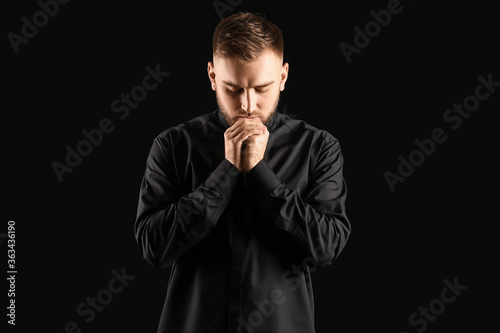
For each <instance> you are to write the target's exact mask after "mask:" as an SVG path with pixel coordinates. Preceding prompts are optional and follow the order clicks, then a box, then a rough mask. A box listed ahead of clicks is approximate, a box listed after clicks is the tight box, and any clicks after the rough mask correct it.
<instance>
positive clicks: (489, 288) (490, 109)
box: [0, 0, 500, 333]
mask: <svg viewBox="0 0 500 333" xmlns="http://www.w3.org/2000/svg"><path fill="white" fill-rule="evenodd" d="M221 2H223V3H228V2H229V1H227V0H222V1H221ZM232 3H233V5H230V7H231V9H228V10H227V11H225V12H224V13H223V16H224V17H227V16H228V15H230V14H231V13H232V12H238V11H247V10H251V11H255V12H260V13H265V15H266V16H267V18H269V19H270V20H271V21H274V22H275V23H277V24H278V25H279V26H280V27H281V28H282V30H283V32H284V36H285V61H287V62H289V63H290V76H289V80H288V82H287V85H286V90H285V91H284V92H283V94H282V99H281V102H280V107H279V108H280V110H282V109H283V107H285V106H286V110H285V111H286V112H287V113H288V114H291V115H295V116H296V117H298V118H301V119H304V120H305V121H307V122H308V123H310V124H312V125H313V126H316V127H319V128H322V129H325V130H328V131H329V132H330V133H332V134H333V135H334V136H335V137H337V138H338V139H339V140H340V143H341V145H342V149H343V154H344V157H345V165H344V172H345V178H346V182H347V185H348V201H347V208H348V216H349V218H350V221H351V223H352V235H351V238H350V240H349V242H348V244H347V246H346V248H345V250H344V252H343V253H342V255H341V256H340V257H339V259H338V260H337V261H336V263H334V265H332V266H330V267H328V268H326V269H324V270H321V271H318V272H316V273H315V274H314V289H315V302H316V325H317V332H318V333H321V332H325V333H326V332H346V333H347V332H363V331H381V332H382V331H383V332H395V333H399V332H402V331H407V332H417V329H418V328H422V326H420V325H419V326H411V325H410V323H409V322H408V317H409V316H410V315H411V314H412V313H413V312H415V311H419V307H428V306H429V303H430V302H431V301H433V300H434V299H436V298H439V297H440V295H441V291H442V290H443V288H444V287H445V284H444V283H443V281H444V280H445V279H448V280H449V281H451V282H453V280H454V279H455V278H456V279H458V283H459V284H461V285H467V289H466V290H465V291H463V292H462V294H461V295H460V296H459V297H457V299H456V300H455V301H454V302H453V303H451V304H448V305H446V308H445V310H444V312H443V313H442V314H440V315H438V316H437V318H436V319H435V321H434V322H429V323H428V326H427V327H426V329H425V331H426V332H458V331H460V332H479V331H484V330H486V329H491V328H494V327H498V322H497V321H496V320H494V317H495V316H496V315H497V312H498V311H497V309H495V307H494V306H492V305H489V304H491V303H490V302H493V303H498V298H497V296H495V293H496V289H498V288H497V287H496V286H495V279H493V275H494V274H495V273H494V270H493V267H494V266H495V265H498V258H497V256H496V255H494V254H495V253H498V252H494V250H493V244H494V243H493V242H496V239H497V237H496V235H495V233H494V226H495V224H497V223H498V216H497V215H495V214H493V213H492V212H493V208H495V207H496V206H497V205H498V189H497V186H496V184H494V180H496V176H495V175H496V172H497V169H495V168H494V157H495V156H496V155H497V154H498V149H496V145H495V147H494V146H493V142H494V134H495V128H496V127H497V123H496V122H495V121H494V119H498V116H496V117H494V115H495V114H497V113H498V111H499V109H498V105H499V103H498V100H499V98H500V97H499V95H500V87H499V88H497V91H496V92H495V93H492V94H491V96H490V97H489V98H488V99H487V100H485V101H482V102H481V103H480V106H479V108H478V110H477V111H475V112H474V113H472V114H471V116H470V117H469V118H468V119H465V120H464V121H463V122H462V125H461V126H460V128H458V129H457V130H452V129H451V127H450V126H449V125H450V124H446V123H445V122H444V121H443V119H442V116H443V113H444V112H445V111H446V110H447V109H448V108H450V107H452V106H453V104H454V103H462V102H463V100H464V99H465V98H466V97H467V96H469V95H473V94H474V91H475V88H476V86H477V85H478V84H479V81H478V79H477V78H478V76H479V75H482V76H483V77H485V78H487V77H488V75H489V74H492V78H493V80H494V81H497V82H498V81H500V71H499V66H498V59H500V57H499V55H500V52H499V51H498V50H499V32H500V28H499V24H498V21H499V20H498V15H497V14H496V12H495V10H494V9H493V6H492V5H490V3H489V2H486V1H484V3H481V2H478V1H466V2H449V3H446V4H443V3H441V4H440V5H439V6H438V5H437V4H436V2H431V1H423V0H418V1H417V0H414V1H411V2H410V1H409V0H405V1H401V6H402V7H403V10H402V12H401V13H400V14H397V15H393V16H392V20H391V22H390V23H389V25H388V26H387V27H384V28H382V29H381V31H380V33H379V34H378V35H377V36H375V37H373V38H372V40H371V42H370V44H369V45H368V46H367V47H365V48H363V49H362V50H361V52H360V53H359V54H353V55H352V62H351V63H349V64H348V63H347V61H346V59H345V57H344V56H343V54H342V51H341V49H340V47H339V44H340V43H341V42H342V41H344V42H347V43H349V44H353V38H354V34H355V32H354V30H353V28H354V27H355V26H358V27H360V28H361V29H363V28H364V25H365V24H366V23H367V22H369V21H371V20H373V18H372V16H371V15H370V11H371V10H375V11H379V10H382V9H385V8H386V7H387V3H388V1H385V0H384V1H378V0H377V1H362V2H361V1H336V2H333V3H328V4H327V3H325V2H318V1H273V2H271V1H252V0H242V1H235V0H233V1H232ZM3 6H4V9H3V10H2V28H3V34H4V36H5V38H4V39H3V44H2V54H3V57H2V58H3V59H4V61H3V64H4V70H3V71H2V73H5V74H3V75H2V78H3V79H4V84H3V89H2V92H3V94H2V95H3V98H2V101H3V103H2V111H3V112H2V116H3V118H4V121H3V122H2V125H3V126H2V128H3V131H2V135H3V140H2V146H3V149H2V150H3V152H4V154H3V158H2V174H3V183H2V184H3V186H2V188H3V190H4V191H3V193H4V194H3V200H2V227H1V229H0V233H6V232H7V221H9V220H15V222H16V237H17V238H16V251H17V252H16V266H17V270H18V274H17V281H16V305H17V306H16V327H15V328H14V329H13V328H12V327H9V329H11V331H15V332H27V331H28V330H29V331H36V332H53V333H55V332H63V331H64V327H65V325H66V324H67V323H68V322H70V321H74V322H75V323H76V324H77V325H78V326H79V328H80V329H81V330H82V332H125V331H127V332H132V331H133V332H156V327H157V323H158V320H159V316H160V312H161V309H162V305H163V300H164V297H165V291H166V288H167V282H168V276H169V270H168V269H167V270H157V269H154V268H153V267H151V266H149V265H148V264H147V263H146V262H145V261H144V260H143V259H142V258H141V257H140V255H139V253H138V250H137V247H136V244H135V240H134V236H133V224H134V219H135V213H136V207H137V199H138V191H139V185H140V181H141V178H142V173H143V171H144V167H145V161H146V157H147V155H148V152H149V148H150V146H151V143H152V140H153V139H154V137H155V136H156V135H158V134H159V133H160V132H162V131H163V130H165V129H167V128H169V127H171V126H174V125H177V124H179V123H181V122H184V121H186V120H188V119H191V118H193V117H195V116H197V115H200V114H204V113H207V112H211V111H213V110H214V109H215V108H216V103H215V96H214V94H213V92H212V90H211V89H210V85H209V82H208V79H207V74H206V66H207V61H209V60H211V34H212V32H213V30H214V28H215V26H216V24H217V23H218V22H219V20H220V18H219V16H218V14H217V11H216V10H215V8H214V6H213V1H203V2H202V1H175V2H174V1H170V2H166V1H163V2H162V1H140V2H139V1H133V2H126V1H121V2H115V3H113V4H111V3H109V2H106V4H104V3H103V2H87V1H71V2H69V3H68V4H65V5H59V12H58V13H57V14H56V15H55V16H54V17H52V18H50V19H49V20H48V23H47V24H46V25H45V26H43V27H41V28H39V31H38V34H37V35H36V36H34V37H33V38H31V39H30V40H29V42H28V43H27V44H21V45H20V46H19V52H18V53H17V54H16V53H15V52H14V50H13V48H12V46H11V44H10V42H9V40H8V38H7V34H8V33H9V32H14V33H16V34H21V27H22V25H23V22H22V21H21V18H22V17H23V16H26V17H27V18H28V19H29V20H30V21H31V22H32V21H33V20H32V17H33V14H35V13H36V12H38V11H40V10H41V9H40V6H39V5H38V4H37V3H36V2H35V1H23V2H16V3H14V2H8V3H5V4H4V5H3ZM157 64H160V65H159V66H160V69H161V70H162V71H164V72H169V73H170V75H169V76H168V77H167V78H166V79H164V82H162V83H161V84H160V85H159V86H158V87H157V88H156V89H155V90H153V91H150V92H149V93H148V96H147V98H146V99H145V100H144V101H143V102H141V103H140V104H139V105H138V107H137V108H136V109H134V110H131V112H130V115H129V116H128V117H127V118H125V119H123V120H120V119H119V118H118V115H117V114H115V113H113V112H112V111H111V109H110V105H111V103H112V102H113V101H114V100H115V99H117V98H120V95H121V94H122V93H125V94H129V93H130V91H131V89H132V88H133V87H135V86H137V85H140V84H141V83H142V78H143V77H144V75H146V73H147V72H146V70H145V67H146V66H151V67H152V68H155V67H156V65H157ZM103 118H109V119H111V120H112V121H113V124H114V125H115V130H114V131H113V132H112V133H109V134H105V135H104V138H103V141H102V143H101V144H100V145H98V146H97V147H94V148H93V151H92V153H91V154H90V155H89V156H87V157H84V158H83V161H82V162H81V164H80V165H78V166H77V167H75V168H74V170H73V172H72V173H66V174H64V176H63V182H59V181H58V179H57V177H56V176H55V174H54V171H53V170H52V167H51V163H52V162H54V161H59V162H61V163H64V159H65V156H66V150H65V146H66V145H69V146H71V147H73V148H75V147H76V145H77V143H78V142H79V141H80V140H82V139H84V137H83V135H82V133H81V131H82V130H83V129H87V130H91V129H94V128H96V127H97V126H98V123H99V122H100V120H101V119H103ZM438 127H440V128H442V129H443V130H444V131H445V133H446V135H447V140H446V141H445V142H444V143H442V144H439V145H437V147H436V149H435V152H434V153H433V154H432V155H431V156H429V157H427V158H426V160H425V162H424V163H423V164H422V165H420V166H418V167H416V168H415V171H414V173H413V174H412V175H411V176H409V177H408V179H407V180H406V181H405V182H404V183H398V184H396V190H395V191H394V192H391V190H390V188H389V186H388V185H387V183H386V181H385V179H384V172H385V171H391V172H394V173H397V167H398V163H399V162H398V156H399V155H402V156H404V157H408V155H409V154H410V153H411V152H412V151H413V150H415V149H416V146H415V144H414V143H413V141H414V140H415V139H420V140H423V139H426V138H429V137H430V133H431V132H432V130H433V129H434V128H438ZM496 142H498V141H496ZM0 245H1V247H2V251H5V252H4V253H6V252H7V247H6V241H3V242H2V243H1V244H0ZM2 257H4V259H5V263H2V264H1V267H2V271H4V272H5V271H6V270H7V268H6V261H7V258H6V255H2ZM113 269H115V270H117V271H118V272H121V270H122V269H125V271H126V273H127V274H128V275H131V276H135V278H134V279H133V280H132V281H130V282H129V285H128V286H127V287H125V288H124V290H123V291H122V292H120V293H118V294H116V295H114V296H113V299H112V301H111V302H110V303H109V304H108V305H106V306H105V307H104V309H103V311H102V312H98V313H96V316H95V318H94V319H93V320H92V321H91V322H90V323H86V322H85V321H84V319H86V318H88V317H87V316H83V317H82V316H80V315H78V314H77V313H76V308H77V306H78V305H79V304H80V303H82V302H86V299H87V297H96V295H97V294H98V293H99V291H101V290H102V289H103V288H106V287H107V285H108V282H109V281H110V279H111V278H112V277H113V275H112V273H111V271H112V270H113ZM496 280H497V279H496ZM6 289H8V286H7V284H5V290H6ZM0 294H2V295H4V296H3V298H2V300H4V301H2V302H3V303H2V308H3V309H5V307H6V306H7V305H8V304H7V302H8V300H7V297H6V295H5V294H6V291H1V292H0ZM4 311H6V310H4ZM1 318H3V319H2V321H3V323H4V322H6V321H7V319H8V318H7V317H6V316H5V315H4V314H2V316H1ZM3 323H2V324H3ZM285 333H286V332H285Z"/></svg>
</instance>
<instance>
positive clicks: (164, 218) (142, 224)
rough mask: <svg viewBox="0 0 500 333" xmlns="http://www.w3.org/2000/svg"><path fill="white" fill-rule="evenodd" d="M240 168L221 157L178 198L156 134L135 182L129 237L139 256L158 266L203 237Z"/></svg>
mask: <svg viewBox="0 0 500 333" xmlns="http://www.w3.org/2000/svg"><path fill="white" fill-rule="evenodd" d="M240 175H241V172H240V171H239V170H238V169H237V168H236V167H235V166H234V165H233V164H231V163H230V162H229V161H227V160H226V159H224V160H223V161H222V162H221V163H220V164H219V165H218V167H217V168H216V169H215V170H214V171H213V172H212V173H211V174H210V176H209V177H208V178H207V180H206V181H205V182H204V183H202V184H201V185H200V186H199V187H198V188H197V189H196V190H195V191H193V192H191V193H189V194H185V195H182V196H180V195H179V194H178V188H179V186H178V184H177V183H178V182H177V176H176V170H175V167H174V163H173V156H172V155H171V152H170V151H169V148H168V142H166V140H165V138H160V137H157V138H156V139H155V140H154V142H153V145H152V147H151V150H150V153H149V156H148V158H147V162H146V170H145V172H144V176H143V179H142V183H141V189H140V194H139V203H138V208H137V218H136V221H135V225H134V232H135V238H136V241H137V244H138V247H139V251H140V252H141V254H142V256H143V257H144V258H145V259H146V261H148V262H149V263H150V264H151V265H153V266H155V267H158V268H164V267H168V266H170V265H171V264H172V263H173V262H174V261H175V260H176V259H177V258H178V257H179V256H181V255H182V254H183V253H184V252H186V251H187V250H189V249H190V248H192V247H193V246H194V245H196V244H197V243H199V242H200V241H201V240H202V239H204V238H205V237H207V235H208V234H209V233H210V231H211V230H212V229H213V228H214V227H215V226H216V224H217V221H218V220H219V217H220V216H221V215H222V213H223V212H224V210H225V209H226V207H227V205H228V203H229V201H230V199H231V197H232V195H233V189H234V187H235V184H236V183H237V181H238V177H239V176H240Z"/></svg>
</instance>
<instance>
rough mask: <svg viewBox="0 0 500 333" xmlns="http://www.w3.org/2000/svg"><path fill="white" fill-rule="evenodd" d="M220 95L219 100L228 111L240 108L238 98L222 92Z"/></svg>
mask: <svg viewBox="0 0 500 333" xmlns="http://www.w3.org/2000/svg"><path fill="white" fill-rule="evenodd" d="M218 95H219V100H220V101H221V102H222V104H223V105H224V107H225V108H226V109H228V110H234V109H235V108H236V107H237V106H238V99H237V98H234V97H232V96H230V95H229V94H227V93H225V92H221V93H219V94H218Z"/></svg>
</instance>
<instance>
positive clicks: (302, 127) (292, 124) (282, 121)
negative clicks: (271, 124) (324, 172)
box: [276, 113, 338, 144]
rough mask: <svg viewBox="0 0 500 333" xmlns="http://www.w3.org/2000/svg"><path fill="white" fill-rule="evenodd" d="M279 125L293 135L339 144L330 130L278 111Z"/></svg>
mask: <svg viewBox="0 0 500 333" xmlns="http://www.w3.org/2000/svg"><path fill="white" fill-rule="evenodd" d="M276 120H277V122H278V124H277V125H278V126H282V127H283V128H284V129H285V130H286V131H288V132H289V133H290V134H291V135H293V136H300V137H309V138H310V139H311V140H312V141H317V142H320V143H324V144H338V139H337V138H336V137H334V136H333V135H332V134H331V133H330V132H328V131H326V130H324V129H320V128H317V127H315V126H313V125H311V124H308V123H306V122H305V121H304V120H300V119H292V118H290V117H289V116H287V115H285V114H282V113H278V114H277V119H276Z"/></svg>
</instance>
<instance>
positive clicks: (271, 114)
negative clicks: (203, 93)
mask: <svg viewBox="0 0 500 333" xmlns="http://www.w3.org/2000/svg"><path fill="white" fill-rule="evenodd" d="M280 95H281V94H278V97H276V100H275V101H274V103H273V107H272V108H271V110H270V112H265V114H268V116H267V117H266V118H263V117H262V114H260V113H254V112H252V115H253V116H259V117H260V119H261V121H262V123H263V124H264V125H265V126H266V127H267V125H268V124H269V123H270V121H271V120H272V119H273V117H274V116H275V114H276V108H277V107H278V104H279V101H280ZM215 97H216V99H217V105H218V106H219V109H220V111H221V113H222V116H223V117H224V119H226V122H227V123H228V124H229V126H233V124H234V123H235V121H234V120H233V119H234V117H233V116H231V113H230V112H229V111H228V110H227V109H226V108H225V107H224V105H223V103H222V101H221V99H220V98H219V93H218V92H217V90H216V91H215ZM235 114H236V115H247V112H245V111H243V110H241V109H240V111H239V112H235Z"/></svg>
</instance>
